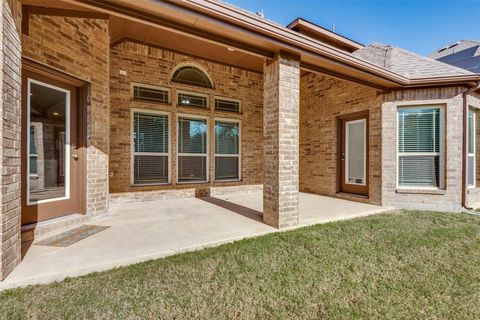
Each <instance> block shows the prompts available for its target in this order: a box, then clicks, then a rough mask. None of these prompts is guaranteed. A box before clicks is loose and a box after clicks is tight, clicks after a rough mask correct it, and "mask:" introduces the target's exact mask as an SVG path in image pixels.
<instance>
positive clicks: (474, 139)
mask: <svg viewBox="0 0 480 320" xmlns="http://www.w3.org/2000/svg"><path fill="white" fill-rule="evenodd" d="M470 112H471V113H472V114H473V129H472V130H473V153H469V152H468V144H469V141H468V136H469V135H468V134H467V187H468V188H470V189H472V188H476V185H477V179H476V178H477V177H476V176H477V168H476V163H477V157H476V155H475V154H476V149H477V148H476V145H475V144H476V140H477V139H476V127H477V124H476V123H475V121H476V116H477V115H476V114H475V110H474V109H473V107H471V106H469V110H468V113H470ZM467 117H468V115H467ZM467 126H468V122H467ZM467 129H468V127H467ZM469 157H473V184H468V172H469V168H468V163H469V162H468V158H469Z"/></svg>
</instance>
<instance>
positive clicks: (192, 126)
mask: <svg viewBox="0 0 480 320" xmlns="http://www.w3.org/2000/svg"><path fill="white" fill-rule="evenodd" d="M207 130H208V128H207V121H206V120H203V119H202V120H200V119H188V118H179V119H178V152H179V153H199V154H205V153H207Z"/></svg>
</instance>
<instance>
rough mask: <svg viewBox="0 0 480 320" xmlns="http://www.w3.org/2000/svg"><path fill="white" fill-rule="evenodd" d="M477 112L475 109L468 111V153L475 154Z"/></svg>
mask: <svg viewBox="0 0 480 320" xmlns="http://www.w3.org/2000/svg"><path fill="white" fill-rule="evenodd" d="M474 121H475V114H474V112H473V111H469V112H468V153H471V154H473V153H474V152H475V151H474V150H475V146H474V143H475V123H474Z"/></svg>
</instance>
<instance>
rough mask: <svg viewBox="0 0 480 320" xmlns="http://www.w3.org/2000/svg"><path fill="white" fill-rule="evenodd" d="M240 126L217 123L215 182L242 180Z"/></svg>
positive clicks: (229, 123) (225, 122)
mask: <svg viewBox="0 0 480 320" xmlns="http://www.w3.org/2000/svg"><path fill="white" fill-rule="evenodd" d="M239 172H240V124H239V123H238V122H228V121H215V180H239V179H240V174H239Z"/></svg>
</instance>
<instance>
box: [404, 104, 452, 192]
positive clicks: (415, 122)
mask: <svg viewBox="0 0 480 320" xmlns="http://www.w3.org/2000/svg"><path fill="white" fill-rule="evenodd" d="M442 121H443V116H442V110H441V109H440V108H438V107H424V108H402V109H399V111H398V157H399V159H398V185H399V186H402V187H435V188H439V187H441V176H442V175H443V172H442V170H443V168H442V163H441V162H442V161H441V157H442V154H443V150H442V148H443V143H442V141H441V139H442V138H443V132H442V130H443V123H442Z"/></svg>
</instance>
